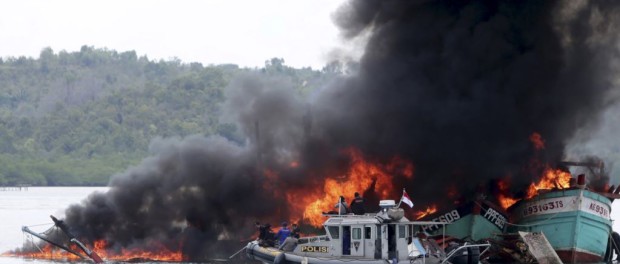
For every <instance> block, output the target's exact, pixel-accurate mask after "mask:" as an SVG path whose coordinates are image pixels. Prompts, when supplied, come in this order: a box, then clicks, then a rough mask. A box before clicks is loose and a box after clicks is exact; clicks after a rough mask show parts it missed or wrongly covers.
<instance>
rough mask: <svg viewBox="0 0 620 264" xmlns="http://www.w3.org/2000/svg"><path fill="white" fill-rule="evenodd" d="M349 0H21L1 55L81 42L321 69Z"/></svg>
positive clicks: (34, 53)
mask: <svg viewBox="0 0 620 264" xmlns="http://www.w3.org/2000/svg"><path fill="white" fill-rule="evenodd" d="M342 2H343V0H202V1H200V0H181V1H159V0H157V1H156V0H127V1H118V0H106V1H99V0H97V1H88V0H54V1H49V0H19V1H4V2H3V4H2V11H1V13H0V43H1V44H0V57H5V58H6V57H9V56H11V57H18V56H31V57H35V58H37V57H38V56H39V53H40V51H41V49H43V48H44V47H51V48H52V49H53V50H54V52H56V53H58V51H61V50H66V51H78V50H79V49H80V47H81V46H82V45H89V46H94V47H95V48H108V49H113V50H116V51H119V52H122V51H128V50H135V51H136V52H137V53H138V54H139V55H147V56H148V57H149V58H150V59H170V58H172V57H177V58H179V59H181V60H183V61H184V62H201V63H203V64H205V65H207V64H219V63H235V64H239V65H240V66H249V67H254V66H262V65H264V62H265V60H267V59H269V58H272V57H280V58H284V60H285V62H286V64H287V65H291V66H295V67H304V66H311V67H313V68H315V69H317V68H318V69H320V68H321V67H322V66H323V65H324V64H325V62H326V61H327V60H328V57H329V56H328V54H329V53H330V51H331V50H332V49H333V48H335V47H336V46H338V45H341V44H340V43H341V42H340V41H339V40H338V39H339V38H338V30H337V29H336V27H335V26H334V23H333V22H332V18H331V16H332V14H333V12H334V11H335V10H336V9H337V7H338V6H340V5H341V4H342Z"/></svg>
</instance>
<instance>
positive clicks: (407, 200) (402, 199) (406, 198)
mask: <svg viewBox="0 0 620 264" xmlns="http://www.w3.org/2000/svg"><path fill="white" fill-rule="evenodd" d="M400 202H401V203H406V204H407V205H409V207H411V208H413V201H411V198H409V195H408V194H407V192H406V191H405V189H403V197H400Z"/></svg>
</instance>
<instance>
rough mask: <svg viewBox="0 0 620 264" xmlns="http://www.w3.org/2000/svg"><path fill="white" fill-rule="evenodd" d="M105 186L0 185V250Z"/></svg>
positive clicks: (13, 261)
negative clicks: (10, 187)
mask: <svg viewBox="0 0 620 264" xmlns="http://www.w3.org/2000/svg"><path fill="white" fill-rule="evenodd" d="M107 190H108V188H107V187H28V189H27V190H21V191H19V190H2V189H0V253H3V252H6V251H9V250H12V249H15V248H18V247H21V246H22V244H23V243H24V241H27V240H26V236H25V235H24V234H23V233H22V231H21V228H22V226H29V227H30V229H32V230H34V231H37V232H42V231H45V230H46V229H47V228H49V227H51V226H52V220H51V219H50V217H49V216H50V215H54V216H56V217H57V218H64V211H65V209H66V208H67V207H69V206H70V205H71V204H78V203H80V202H81V201H82V200H84V199H85V198H86V197H88V195H89V194H91V193H94V192H105V191H107ZM611 217H612V219H620V202H615V203H613V204H612V211H611ZM614 230H616V231H620V222H618V221H615V222H614ZM21 263H36V264H39V263H40V264H51V263H59V261H44V260H32V259H23V258H11V257H0V264H21ZM74 263H75V262H74ZM85 263H90V262H85Z"/></svg>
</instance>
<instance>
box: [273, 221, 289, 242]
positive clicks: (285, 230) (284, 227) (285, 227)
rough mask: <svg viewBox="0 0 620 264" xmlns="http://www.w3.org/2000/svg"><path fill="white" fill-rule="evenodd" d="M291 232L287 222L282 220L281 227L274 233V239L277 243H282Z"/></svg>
mask: <svg viewBox="0 0 620 264" xmlns="http://www.w3.org/2000/svg"><path fill="white" fill-rule="evenodd" d="M290 234H291V230H290V229H288V223H287V222H282V228H280V230H279V231H278V233H277V234H276V239H277V240H278V242H279V243H278V245H282V244H283V243H284V240H286V238H287V237H288V236H289V235H290Z"/></svg>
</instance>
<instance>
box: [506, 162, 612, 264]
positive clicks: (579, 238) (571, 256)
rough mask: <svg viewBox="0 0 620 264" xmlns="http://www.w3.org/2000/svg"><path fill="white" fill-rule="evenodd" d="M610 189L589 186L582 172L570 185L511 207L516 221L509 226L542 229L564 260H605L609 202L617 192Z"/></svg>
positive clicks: (608, 229) (607, 242)
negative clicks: (607, 190)
mask: <svg viewBox="0 0 620 264" xmlns="http://www.w3.org/2000/svg"><path fill="white" fill-rule="evenodd" d="M572 165H583V164H577V163H573V164H572ZM601 170H602V168H601ZM613 191H614V188H613V187H612V188H610V192H597V191H595V190H591V189H590V188H589V187H588V186H587V185H586V180H585V174H581V175H579V176H578V178H577V183H576V185H575V184H574V180H573V184H572V185H571V187H570V188H566V189H554V190H550V191H546V192H544V193H540V194H538V195H537V196H534V197H532V198H530V199H527V200H523V201H521V202H519V203H518V204H516V205H515V206H513V207H511V210H510V211H511V212H512V217H513V221H514V223H515V224H514V225H513V227H512V228H511V229H510V230H517V231H530V232H541V233H544V234H545V235H546V236H547V238H548V239H549V242H550V243H551V245H552V246H553V248H554V249H555V251H556V252H557V254H558V256H559V257H560V258H561V259H562V261H563V262H568V263H584V262H601V261H604V260H605V256H606V254H607V255H608V256H609V255H610V254H608V252H610V251H611V249H610V248H609V246H610V245H611V243H612V242H610V240H611V239H612V220H611V218H610V212H611V203H612V201H613V199H614V197H616V196H618V195H617V194H614V193H613ZM614 242H616V243H617V242H618V241H614Z"/></svg>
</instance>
